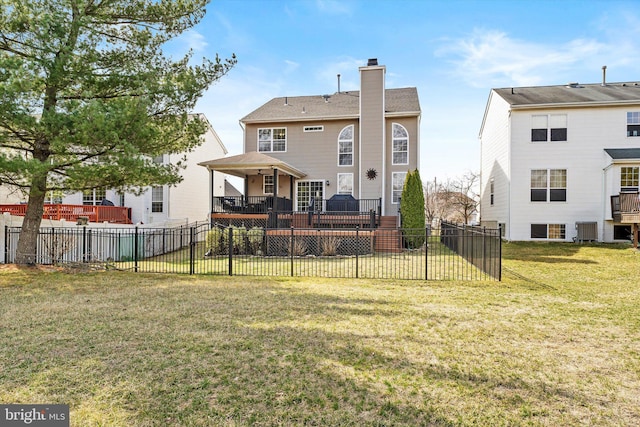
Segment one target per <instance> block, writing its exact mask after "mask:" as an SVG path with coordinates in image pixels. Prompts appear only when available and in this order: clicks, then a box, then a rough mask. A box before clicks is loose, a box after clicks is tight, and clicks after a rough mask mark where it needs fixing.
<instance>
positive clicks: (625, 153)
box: [604, 148, 640, 160]
mask: <svg viewBox="0 0 640 427" xmlns="http://www.w3.org/2000/svg"><path fill="white" fill-rule="evenodd" d="M604 151H606V153H607V154H608V155H609V156H611V158H612V159H613V160H629V159H640V148H605V149H604Z"/></svg>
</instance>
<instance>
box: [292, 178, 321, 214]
mask: <svg viewBox="0 0 640 427" xmlns="http://www.w3.org/2000/svg"><path fill="white" fill-rule="evenodd" d="M296 193H297V197H296V210H298V211H308V210H310V204H311V201H312V200H313V204H314V206H313V209H314V210H318V209H320V210H321V209H322V199H324V181H298V182H297V183H296Z"/></svg>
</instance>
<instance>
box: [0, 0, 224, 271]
mask: <svg viewBox="0 0 640 427" xmlns="http://www.w3.org/2000/svg"><path fill="white" fill-rule="evenodd" d="M206 4H207V1H206V0H175V1H173V0H110V1H93V0H47V1H42V0H0V184H3V185H10V186H13V187H14V188H19V189H22V190H24V191H25V192H27V193H28V206H27V212H26V216H25V218H24V222H23V227H22V232H21V234H20V238H19V241H18V248H17V253H16V262H17V263H20V264H30V263H33V262H34V261H35V252H36V242H37V236H38V232H39V228H40V223H41V220H42V212H43V205H44V201H45V196H46V194H47V193H48V192H49V191H58V192H61V191H62V192H67V193H68V192H76V191H82V190H85V189H92V188H98V187H106V188H113V189H118V190H122V191H124V190H126V191H134V192H135V191H139V190H140V189H141V188H142V187H146V186H150V185H166V184H169V185H170V184H175V183H177V182H179V181H180V170H181V167H182V165H180V164H174V165H158V164H155V163H154V162H153V161H152V159H153V157H155V156H158V155H161V154H173V153H182V152H187V151H189V150H190V149H192V148H194V147H196V146H198V145H199V144H201V135H202V134H203V133H204V132H205V129H206V128H205V123H204V122H203V121H202V120H200V119H198V118H195V119H194V118H192V117H190V116H189V114H188V113H189V112H190V110H191V109H192V108H193V107H194V106H195V103H196V101H197V99H198V98H199V97H200V96H202V94H203V92H204V91H205V90H206V89H207V88H208V87H209V86H210V85H211V84H212V83H213V82H215V81H216V80H218V79H219V78H220V77H221V76H223V75H224V74H226V73H227V72H228V71H229V69H230V68H231V67H232V66H233V65H234V64H235V62H236V60H235V56H233V57H232V58H231V59H228V60H224V61H222V60H220V59H219V58H218V57H217V56H216V58H215V60H213V61H210V60H206V59H203V61H202V63H201V64H200V65H190V61H191V56H192V54H191V53H189V54H187V55H186V56H185V57H183V58H178V59H177V60H174V59H172V58H169V57H165V55H164V54H163V51H162V47H163V45H164V44H165V43H166V42H167V41H168V40H170V39H172V38H174V37H176V36H178V35H180V34H181V33H182V32H184V31H186V30H188V29H190V28H191V27H193V26H194V25H196V24H197V23H198V22H199V21H200V20H201V19H202V17H203V16H204V14H205V6H206Z"/></svg>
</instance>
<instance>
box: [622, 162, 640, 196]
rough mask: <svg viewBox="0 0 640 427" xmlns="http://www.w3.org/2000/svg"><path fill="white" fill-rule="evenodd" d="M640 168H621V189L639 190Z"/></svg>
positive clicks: (623, 190)
mask: <svg viewBox="0 0 640 427" xmlns="http://www.w3.org/2000/svg"><path fill="white" fill-rule="evenodd" d="M639 172H640V168H639V167H637V166H634V167H622V168H620V191H622V192H625V191H633V192H636V191H638V184H639V183H640V182H639V181H640V180H639V179H638V178H639V176H640V174H639Z"/></svg>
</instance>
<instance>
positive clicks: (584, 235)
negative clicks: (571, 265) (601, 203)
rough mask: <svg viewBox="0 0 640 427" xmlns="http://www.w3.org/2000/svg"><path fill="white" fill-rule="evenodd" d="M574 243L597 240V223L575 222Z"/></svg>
mask: <svg viewBox="0 0 640 427" xmlns="http://www.w3.org/2000/svg"><path fill="white" fill-rule="evenodd" d="M576 230H577V235H576V242H579V243H582V242H595V241H597V240H598V223H597V222H595V221H593V222H588V221H580V222H576Z"/></svg>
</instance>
